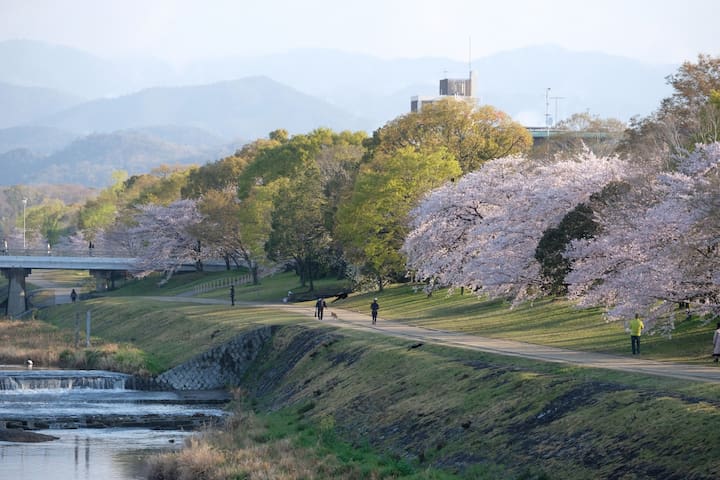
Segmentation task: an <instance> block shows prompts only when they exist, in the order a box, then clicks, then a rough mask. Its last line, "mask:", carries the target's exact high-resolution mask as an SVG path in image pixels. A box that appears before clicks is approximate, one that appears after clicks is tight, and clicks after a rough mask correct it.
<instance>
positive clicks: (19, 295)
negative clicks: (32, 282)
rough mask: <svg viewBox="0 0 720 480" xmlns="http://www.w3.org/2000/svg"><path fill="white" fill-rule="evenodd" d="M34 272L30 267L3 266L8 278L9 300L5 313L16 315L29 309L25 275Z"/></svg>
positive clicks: (4, 273) (10, 315)
mask: <svg viewBox="0 0 720 480" xmlns="http://www.w3.org/2000/svg"><path fill="white" fill-rule="evenodd" d="M31 272H32V270H31V269H29V268H3V269H2V273H3V275H4V276H5V278H7V279H8V292H7V294H8V300H7V308H6V309H5V314H6V315H7V316H8V317H10V318H13V317H16V316H18V315H20V314H22V313H23V312H25V311H26V310H27V309H28V304H27V290H26V288H25V277H27V276H28V275H30V273H31Z"/></svg>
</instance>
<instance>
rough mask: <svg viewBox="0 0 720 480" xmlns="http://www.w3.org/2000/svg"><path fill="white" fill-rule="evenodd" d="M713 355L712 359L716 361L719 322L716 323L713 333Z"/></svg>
mask: <svg viewBox="0 0 720 480" xmlns="http://www.w3.org/2000/svg"><path fill="white" fill-rule="evenodd" d="M713 357H714V360H713V361H714V362H715V363H718V358H720V322H718V323H717V329H716V330H715V333H714V334H713Z"/></svg>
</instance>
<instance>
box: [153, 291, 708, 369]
mask: <svg viewBox="0 0 720 480" xmlns="http://www.w3.org/2000/svg"><path fill="white" fill-rule="evenodd" d="M147 298H152V299H154V300H162V301H175V302H177V301H181V302H191V303H204V304H215V305H229V304H230V302H228V301H226V300H218V299H209V298H192V297H182V298H178V297H147ZM236 305H237V306H236V307H235V308H241V307H242V305H254V306H262V307H267V308H277V309H281V310H286V311H292V312H294V313H298V314H302V315H306V316H308V317H312V318H314V308H313V307H312V306H309V305H298V304H257V303H243V302H237V303H236ZM331 312H334V313H335V314H336V315H337V318H334V317H333V316H332V315H331ZM318 322H321V323H323V324H325V325H332V326H334V327H338V328H349V329H353V330H360V331H367V332H375V333H380V334H383V335H391V336H394V337H398V338H406V339H408V340H412V341H414V342H427V343H435V344H440V345H448V346H453V347H459V348H466V349H470V350H478V351H483V352H489V353H496V354H499V355H508V356H514V357H522V358H529V359H534V360H539V361H543V362H557V363H567V364H571V365H578V366H583V367H592V368H606V369H609V370H619V371H623V372H632V373H642V374H647V375H656V376H661V377H672V378H679V379H683V380H696V381H702V382H712V383H720V366H716V365H712V364H709V365H707V366H704V365H687V364H679V363H670V362H658V361H654V360H646V359H643V358H641V357H632V356H630V355H628V356H627V357H625V356H620V355H609V354H602V353H591V352H578V351H573V350H565V349H562V348H555V347H547V346H544V345H535V344H530V343H524V342H517V341H513V340H502V339H497V338H487V337H478V336H475V335H468V334H464V333H457V332H448V331H443V330H432V329H428V328H421V327H414V326H412V325H406V324H403V323H400V322H394V321H390V320H384V319H382V318H378V321H377V324H376V325H372V324H371V321H370V315H369V314H367V315H365V314H362V313H357V312H353V311H350V310H342V309H339V308H335V307H329V308H328V309H327V311H326V313H325V315H324V318H323V320H322V321H318Z"/></svg>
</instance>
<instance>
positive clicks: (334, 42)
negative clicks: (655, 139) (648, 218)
mask: <svg viewBox="0 0 720 480" xmlns="http://www.w3.org/2000/svg"><path fill="white" fill-rule="evenodd" d="M719 18H720V0H673V1H670V0H594V1H592V2H585V1H578V0H532V1H526V0H500V1H487V0H454V1H452V0H451V1H443V0H433V1H428V0H364V1H361V2H359V1H342V0H304V1H303V0H259V1H258V0H253V1H249V0H62V1H61V0H0V41H1V40H7V39H11V38H26V39H33V40H42V41H46V42H49V43H57V44H62V45H67V46H73V47H78V48H81V49H84V50H87V51H90V52H92V53H95V54H96V55H99V56H103V57H115V56H118V55H152V56H155V57H158V58H161V59H164V60H167V61H170V62H173V63H176V64H182V63H184V62H187V61H188V60H191V59H195V58H203V57H223V56H229V55H238V54H239V55H253V54H264V53H272V52H285V51H288V50H291V49H294V48H303V47H325V48H334V49H338V50H344V51H349V52H358V53H367V54H371V55H374V56H379V57H382V58H397V57H412V58H416V57H423V56H440V57H449V58H453V59H457V60H465V59H467V58H468V43H469V41H468V40H469V39H470V38H471V39H472V56H473V57H474V58H477V57H480V56H485V55H488V54H491V53H495V52H498V51H502V50H508V49H513V48H518V47H523V46H529V45H547V44H554V45H558V46H561V47H565V48H568V49H570V50H581V51H584V50H592V51H601V52H606V53H611V54H616V55H622V56H627V57H632V58H636V59H640V60H644V61H646V62H651V63H679V62H682V61H684V60H694V59H695V58H696V57H697V54H698V53H708V54H713V55H719V54H720V34H719V33H718V30H717V22H718V19H719Z"/></svg>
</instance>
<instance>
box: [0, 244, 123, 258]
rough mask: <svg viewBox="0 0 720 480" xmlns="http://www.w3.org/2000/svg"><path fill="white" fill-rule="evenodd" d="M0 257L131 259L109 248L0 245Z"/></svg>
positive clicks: (120, 251)
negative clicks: (5, 247)
mask: <svg viewBox="0 0 720 480" xmlns="http://www.w3.org/2000/svg"><path fill="white" fill-rule="evenodd" d="M0 255H14V256H19V257H47V256H55V257H93V256H95V257H113V258H128V257H133V255H131V254H130V253H129V252H127V251H125V250H119V249H110V248H85V249H83V248H67V247H65V248H63V247H61V248H17V247H15V248H13V247H9V248H8V249H7V250H5V249H4V248H2V246H1V245H0Z"/></svg>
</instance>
